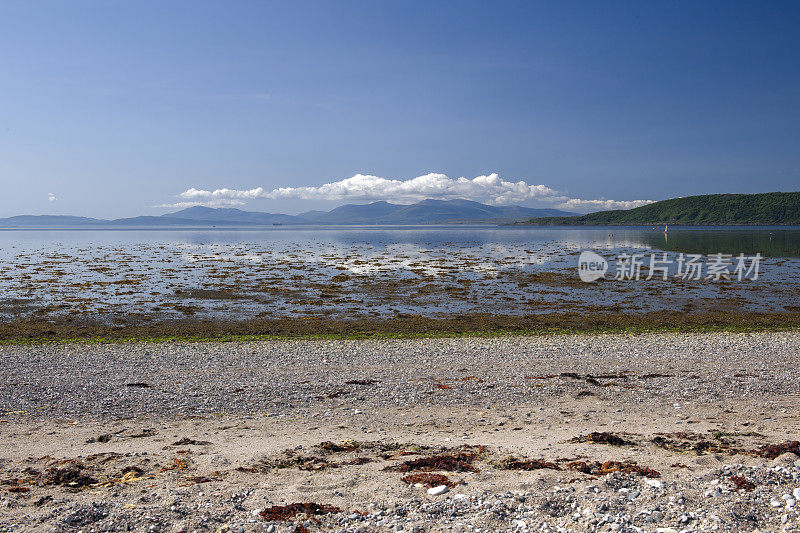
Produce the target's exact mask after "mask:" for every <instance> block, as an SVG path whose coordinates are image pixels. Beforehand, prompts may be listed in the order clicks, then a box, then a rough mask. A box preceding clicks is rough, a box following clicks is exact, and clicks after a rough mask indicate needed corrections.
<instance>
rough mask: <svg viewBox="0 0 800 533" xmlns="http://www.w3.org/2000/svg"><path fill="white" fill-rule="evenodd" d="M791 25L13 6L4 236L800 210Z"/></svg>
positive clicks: (603, 11)
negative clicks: (181, 209) (665, 203)
mask: <svg viewBox="0 0 800 533" xmlns="http://www.w3.org/2000/svg"><path fill="white" fill-rule="evenodd" d="M799 25H800V4H797V3H791V2H787V3H781V2H749V3H739V2H646V3H645V2H476V3H472V2H466V1H458V2H430V1H428V2H410V1H403V2H261V1H259V2H255V1H254V2H235V1H231V2H203V1H198V0H193V1H187V2H180V1H168V2H163V1H137V2H120V1H102V2H92V1H81V2H78V1H64V0H59V1H52V2H48V1H35V2H31V1H29V0H20V1H15V0H6V1H4V2H2V3H0V182H2V185H3V188H2V190H3V191H4V194H3V195H2V196H0V216H10V215H14V214H20V213H32V214H42V213H60V214H75V215H87V216H98V217H118V216H131V215H138V214H161V213H164V212H167V211H170V210H171V209H170V208H167V207H156V206H163V205H167V204H180V203H183V205H190V204H191V203H193V202H202V203H212V204H213V203H214V202H216V204H214V205H240V206H241V207H242V208H244V209H252V210H263V211H272V212H289V213H295V212H298V211H302V210H306V209H312V208H330V207H333V206H335V205H338V204H341V203H345V202H357V203H363V202H366V201H370V200H371V199H377V198H378V197H383V198H385V199H388V200H390V201H391V200H394V201H404V200H405V201H408V200H413V199H415V198H416V197H419V196H421V195H422V196H425V195H430V196H436V194H432V193H431V194H429V193H430V191H441V193H440V194H439V196H440V197H453V196H456V195H459V194H461V193H463V195H464V196H467V197H470V198H473V199H479V200H485V201H490V202H495V203H504V202H513V203H520V204H524V205H542V206H550V207H552V206H556V205H563V206H571V207H574V208H575V209H577V210H583V211H588V210H592V209H593V208H595V207H599V206H601V204H600V203H597V202H595V203H592V202H586V201H587V200H588V201H591V200H600V199H606V200H613V201H614V202H624V201H628V202H630V201H635V200H659V199H663V198H668V197H674V196H685V195H691V194H701V193H713V192H764V191H773V190H798V189H800V186H798V185H800V165H799V164H798V163H799V161H798V159H799V158H800V155H798V154H800V150H798V146H800V143H799V142H798V141H800V106H799V105H798V103H799V102H800V68H799V67H800V58H799V57H798V52H797V51H798V50H800V32H798V31H797V28H798V26H799ZM493 174H497V177H493ZM353 176H361V177H357V178H356V179H355V180H354V179H353V178H352V177H353ZM420 176H422V177H423V178H418V177H420ZM480 176H484V178H480V179H479V180H478V181H475V180H474V179H475V178H476V177H480ZM460 177H464V178H466V180H462V181H461V182H458V181H457V178H460ZM348 178H349V180H348ZM413 178H417V180H416V181H409V180H412V179H413ZM342 180H346V181H342ZM520 181H524V182H525V183H524V185H522V186H521V185H520V184H519V182H520ZM324 184H333V185H330V186H327V187H322V188H320V186H323V185H324ZM526 187H527V188H526ZM277 188H284V189H283V192H276V191H275V189H277ZM218 189H229V192H227V193H225V192H223V193H217V194H216V195H215V194H214V193H213V191H215V190H218ZM191 190H194V191H198V192H197V193H196V194H194V193H186V191H191ZM253 191H256V192H253ZM259 191H260V192H259ZM181 193H184V194H183V196H180V195H181ZM48 195H52V198H53V199H50V198H49V196H48ZM569 202H571V203H569ZM614 205H624V204H622V203H620V204H613V203H606V204H603V206H608V207H612V206H614ZM172 210H174V208H173V209H172Z"/></svg>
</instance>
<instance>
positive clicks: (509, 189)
mask: <svg viewBox="0 0 800 533" xmlns="http://www.w3.org/2000/svg"><path fill="white" fill-rule="evenodd" d="M178 196H179V197H180V198H181V201H180V202H177V203H174V204H165V205H162V206H160V207H191V206H196V205H203V206H207V207H226V206H235V205H243V204H244V203H245V202H247V201H248V200H256V199H259V198H267V199H271V200H280V199H301V200H334V201H341V200H352V201H376V200H386V201H388V202H390V203H398V204H406V203H414V202H419V201H421V200H426V199H428V198H433V199H437V200H453V199H458V198H463V199H467V200H474V201H477V202H481V203H485V204H489V205H510V204H518V203H522V202H526V201H531V200H536V201H540V202H548V203H552V204H554V206H555V207H557V208H559V209H573V210H581V211H586V210H605V209H631V208H634V207H639V206H642V205H646V204H649V203H652V200H606V199H596V200H584V199H581V198H570V197H568V196H565V195H563V194H560V193H559V192H558V191H556V190H555V189H551V188H550V187H547V186H546V185H529V184H528V183H526V182H525V181H516V182H514V181H507V180H504V179H502V178H500V176H498V175H497V174H495V173H492V174H489V175H486V176H477V177H476V178H473V179H468V178H463V177H462V178H455V179H454V178H450V177H448V176H447V175H445V174H437V173H431V174H425V175H424V176H418V177H416V178H410V179H407V180H396V179H387V178H382V177H379V176H371V175H365V174H356V175H355V176H352V177H350V178H345V179H343V180H340V181H335V182H332V183H326V184H324V185H320V186H318V187H311V186H306V187H280V188H277V189H272V190H265V189H264V188H262V187H256V188H254V189H247V190H241V189H216V190H213V191H208V190H202V189H196V188H194V187H192V188H190V189H188V190H186V191H183V192H182V193H180V194H179V195H178Z"/></svg>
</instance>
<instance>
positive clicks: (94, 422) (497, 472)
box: [0, 332, 800, 533]
mask: <svg viewBox="0 0 800 533" xmlns="http://www.w3.org/2000/svg"><path fill="white" fill-rule="evenodd" d="M798 348H800V334H798V333H796V332H764V333H650V334H639V335H626V334H603V335H597V334H594V335H590V334H580V335H540V336H502V337H491V338H478V337H454V338H429V339H416V340H410V339H393V340H313V341H311V340H286V341H258V342H207V343H203V342H193V343H189V342H161V343H159V342H139V343H133V342H130V343H112V344H91V343H66V344H55V343H54V344H35V345H19V344H18V345H5V346H2V347H0V358H1V359H0V360H2V374H1V376H2V377H1V378H0V379H1V380H2V381H0V384H1V385H2V386H0V412H2V413H3V414H2V422H0V440H1V441H2V446H0V450H2V451H0V472H1V473H0V509H1V510H2V513H1V514H0V530H2V531H86V532H88V531H175V532H177V531H187V532H188V531H237V532H238V531H271V532H275V531H281V532H283V531H285V532H302V531H341V532H350V531H352V532H356V531H364V532H367V531H419V532H422V531H465V532H466V531H484V532H487V531H564V532H566V531H576V532H577V531H621V532H627V531H636V532H661V533H668V532H672V531H676V532H684V533H688V532H694V531H797V530H800V522H798V513H797V500H798V496H800V456H799V455H798V454H800V450H799V449H798V446H800V443H798V442H797V440H798V435H799V434H800V412H798V407H797V405H798V399H799V398H800V389H799V387H800V379H798V372H797V370H798V368H797V365H798V362H799V361H798Z"/></svg>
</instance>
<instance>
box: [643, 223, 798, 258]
mask: <svg viewBox="0 0 800 533" xmlns="http://www.w3.org/2000/svg"><path fill="white" fill-rule="evenodd" d="M642 237H643V238H644V240H645V242H646V245H647V246H648V247H652V248H658V249H660V250H665V251H674V252H684V253H695V254H705V255H707V254H715V253H723V254H732V255H739V254H740V253H744V254H747V255H753V254H755V253H757V252H758V253H760V254H761V255H762V256H763V257H800V229H797V228H795V229H769V230H766V229H764V230H737V229H732V230H714V231H707V230H692V229H676V230H670V231H669V233H668V234H667V235H664V234H663V233H661V234H657V233H655V232H654V233H653V234H645V235H642Z"/></svg>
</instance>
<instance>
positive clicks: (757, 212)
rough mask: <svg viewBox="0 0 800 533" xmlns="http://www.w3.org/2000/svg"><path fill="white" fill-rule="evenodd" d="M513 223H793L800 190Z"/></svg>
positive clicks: (797, 219) (799, 210)
mask: <svg viewBox="0 0 800 533" xmlns="http://www.w3.org/2000/svg"><path fill="white" fill-rule="evenodd" d="M517 224H530V225H538V226H555V225H569V226H572V225H580V226H592V225H598V226H604V225H614V226H621V225H631V226H638V225H660V224H672V225H700V226H724V225H758V226H761V225H794V224H800V192H770V193H763V194H708V195H703V196H687V197H686V198H673V199H671V200H663V201H661V202H655V203H652V204H649V205H645V206H642V207H637V208H635V209H628V210H615V211H598V212H596V213H589V214H588V215H583V216H578V217H540V218H531V219H528V220H524V221H519V222H517Z"/></svg>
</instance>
